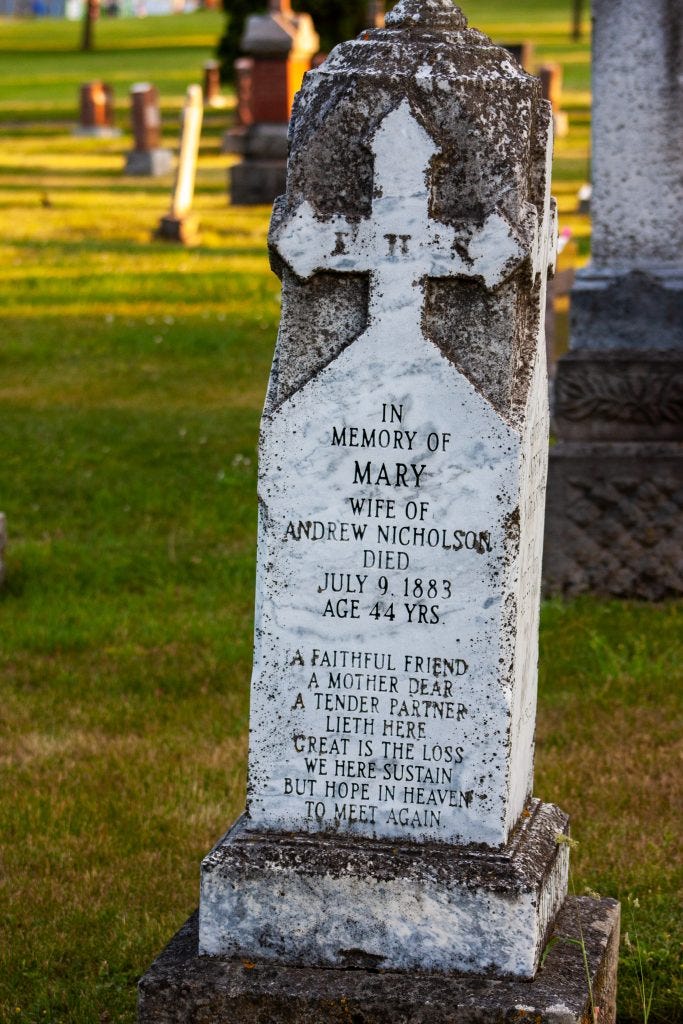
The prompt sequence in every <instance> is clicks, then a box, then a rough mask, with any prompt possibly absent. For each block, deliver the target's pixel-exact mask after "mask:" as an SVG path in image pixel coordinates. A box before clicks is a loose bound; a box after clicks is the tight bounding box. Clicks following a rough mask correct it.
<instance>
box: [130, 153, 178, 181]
mask: <svg viewBox="0 0 683 1024" xmlns="http://www.w3.org/2000/svg"><path fill="white" fill-rule="evenodd" d="M172 170H173V154H172V153H171V150H170V149H148V150H140V149H131V151H130V152H129V153H128V155H127V156H126V165H125V167H124V168H123V173H124V174H129V175H131V176H138V177H146V178H159V177H162V176H163V175H164V174H170V172H171V171H172Z"/></svg>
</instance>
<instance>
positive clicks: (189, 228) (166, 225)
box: [154, 214, 199, 245]
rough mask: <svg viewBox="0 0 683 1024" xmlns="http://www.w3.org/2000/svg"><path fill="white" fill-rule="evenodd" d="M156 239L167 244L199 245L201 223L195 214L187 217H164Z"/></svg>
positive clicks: (160, 222)
mask: <svg viewBox="0 0 683 1024" xmlns="http://www.w3.org/2000/svg"><path fill="white" fill-rule="evenodd" d="M154 237H155V238H161V239H163V240H164V241H166V242H180V243H181V244H182V245H197V243H198V242H199V222H198V220H197V218H196V217H195V216H194V215H193V214H188V215H187V216H186V217H171V216H166V217H162V218H161V220H160V221H159V227H158V228H157V230H156V231H155V233H154Z"/></svg>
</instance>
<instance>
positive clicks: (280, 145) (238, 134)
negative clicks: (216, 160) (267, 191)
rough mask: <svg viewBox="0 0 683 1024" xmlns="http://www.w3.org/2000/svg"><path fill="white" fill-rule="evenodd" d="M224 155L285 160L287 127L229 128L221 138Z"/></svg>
mask: <svg viewBox="0 0 683 1024" xmlns="http://www.w3.org/2000/svg"><path fill="white" fill-rule="evenodd" d="M221 148H222V150H223V152H224V153H236V154H238V155H239V156H243V157H246V158H248V159H253V160H286V159H287V125H286V124H253V125H250V126H249V127H248V128H247V127H243V126H238V127H237V128H231V129H230V131H227V132H226V133H225V135H224V136H223V143H222V146H221Z"/></svg>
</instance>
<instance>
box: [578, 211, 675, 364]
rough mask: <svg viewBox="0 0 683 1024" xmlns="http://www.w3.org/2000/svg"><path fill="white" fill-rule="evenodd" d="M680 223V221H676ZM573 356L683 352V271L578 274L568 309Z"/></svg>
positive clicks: (589, 270) (586, 271)
mask: <svg viewBox="0 0 683 1024" xmlns="http://www.w3.org/2000/svg"><path fill="white" fill-rule="evenodd" d="M681 219H683V218H681ZM570 314H571V316H570V319H571V327H570V347H571V350H572V352H574V351H580V350H582V349H589V350H590V351H602V352H609V351H629V352H637V351H648V352H650V351H669V350H672V349H676V350H678V352H679V353H680V352H681V351H683V266H682V267H670V268H668V267H661V266H660V267H656V268H653V267H648V266H642V267H640V268H635V269H632V270H627V271H625V272H623V273H622V272H621V271H620V270H619V269H618V268H617V269H615V268H605V269H601V268H599V267H596V266H595V265H594V264H590V265H589V266H588V267H584V268H582V269H580V270H579V271H577V274H576V282H575V284H574V287H573V289H572V299H571V309H570Z"/></svg>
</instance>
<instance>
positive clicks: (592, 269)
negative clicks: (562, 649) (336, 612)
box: [544, 0, 683, 600]
mask: <svg viewBox="0 0 683 1024" xmlns="http://www.w3.org/2000/svg"><path fill="white" fill-rule="evenodd" d="M593 14H594V32H593V113H592V134H593V142H592V154H593V155H592V164H593V183H592V185H593V188H592V197H591V214H592V224H593V228H592V257H591V263H590V264H589V266H588V267H586V268H585V269H584V270H581V271H579V273H578V274H577V276H576V283H575V285H574V288H573V290H572V294H571V307H570V351H569V353H568V355H567V356H565V357H564V358H563V359H561V360H560V361H559V364H558V368H557V381H556V386H555V426H556V432H557V435H558V437H559V440H560V443H559V444H558V445H556V446H555V447H554V448H553V449H552V452H551V456H550V480H549V486H548V514H547V520H546V529H547V532H546V541H545V566H544V577H545V582H546V586H547V588H548V590H550V591H551V592H558V591H559V592H561V593H565V594H576V593H580V592H582V591H594V592H596V593H599V594H605V595H615V596H619V597H642V598H647V599H650V600H658V599H661V598H664V597H667V596H671V595H674V594H680V593H681V592H682V591H683V560H682V559H681V551H682V550H683V527H682V526H681V523H682V517H681V510H682V509H683V486H682V483H681V481H682V480H683V460H682V455H681V448H680V441H681V440H682V439H683V215H682V213H681V211H682V210H683V89H682V87H681V81H682V78H681V47H682V45H683V43H682V40H683V25H682V22H683V11H682V9H681V6H680V5H678V4H672V3H669V2H668V0H645V2H643V3H638V4H634V3H631V2H629V0H596V3H595V4H594V7H593Z"/></svg>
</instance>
